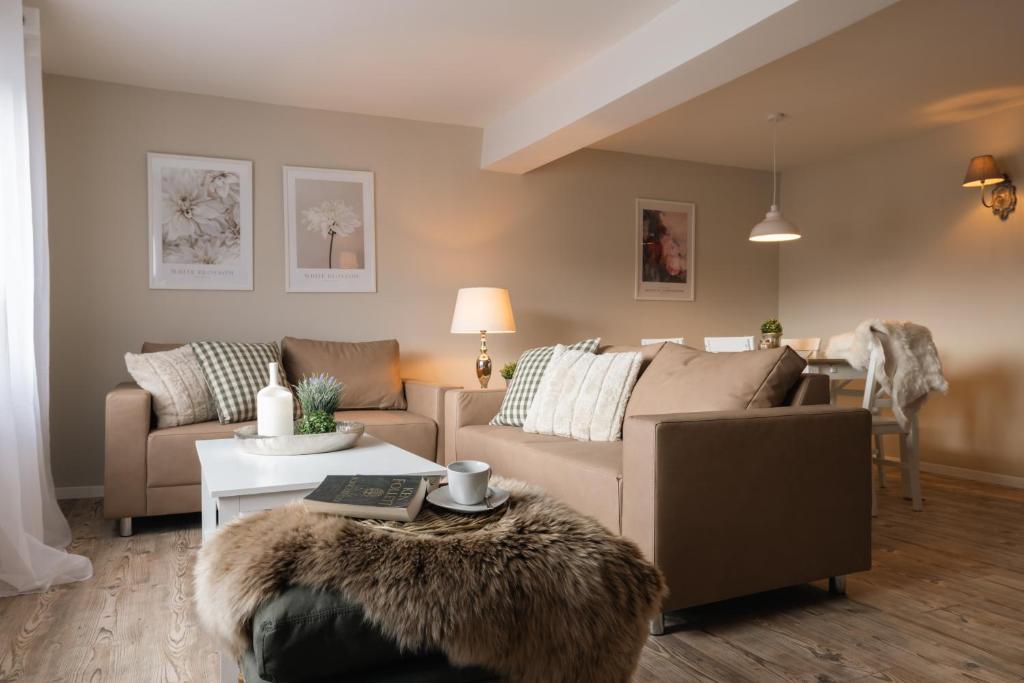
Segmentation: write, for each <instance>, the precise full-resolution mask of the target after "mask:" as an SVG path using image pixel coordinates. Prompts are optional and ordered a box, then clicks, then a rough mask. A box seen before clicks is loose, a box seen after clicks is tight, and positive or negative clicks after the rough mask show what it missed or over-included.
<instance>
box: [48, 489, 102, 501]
mask: <svg viewBox="0 0 1024 683" xmlns="http://www.w3.org/2000/svg"><path fill="white" fill-rule="evenodd" d="M56 491H57V500H68V499H72V498H102V497H103V487H102V486H58V487H57V489H56Z"/></svg>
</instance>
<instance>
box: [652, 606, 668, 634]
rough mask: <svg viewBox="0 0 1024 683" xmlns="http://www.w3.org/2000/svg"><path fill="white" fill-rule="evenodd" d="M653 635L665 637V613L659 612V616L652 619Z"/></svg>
mask: <svg viewBox="0 0 1024 683" xmlns="http://www.w3.org/2000/svg"><path fill="white" fill-rule="evenodd" d="M651 635H652V636H663V635H665V613H664V612H658V614H657V615H656V616H655V617H654V618H653V619H651Z"/></svg>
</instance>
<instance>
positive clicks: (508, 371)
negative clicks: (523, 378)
mask: <svg viewBox="0 0 1024 683" xmlns="http://www.w3.org/2000/svg"><path fill="white" fill-rule="evenodd" d="M514 374H516V362H515V361H512V362H511V363H505V364H504V365H502V366H501V376H502V377H504V378H505V381H508V380H510V379H512V375H514Z"/></svg>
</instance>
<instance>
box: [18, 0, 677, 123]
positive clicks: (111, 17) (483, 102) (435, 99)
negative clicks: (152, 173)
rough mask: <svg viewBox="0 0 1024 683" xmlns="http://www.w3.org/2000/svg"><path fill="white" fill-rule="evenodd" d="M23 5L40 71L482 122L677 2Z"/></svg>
mask: <svg viewBox="0 0 1024 683" xmlns="http://www.w3.org/2000/svg"><path fill="white" fill-rule="evenodd" d="M684 1H691V0H684ZM26 4H28V5H34V6H38V7H39V8H40V10H41V13H42V42H43V69H44V71H46V72H48V73H55V74H63V75H67V76H78V77H82V78H92V79H97V80H103V81H111V82H115V83H125V84H130V85H139V86H145V87H151V88H160V89H165V90H179V91H184V92H193V93H202V94H210V95H219V96H224V97H232V98H239V99H245V100H254V101H259V102H271V103H276V104H286V105H294V106H300V107H311V108H317V109H332V110H338V111H349V112H357V113H364V114H376V115H382V116H397V117H401V118H410V119H418V120H422V121H438V122H445V123H457V124H463V125H470V126H479V127H482V126H484V125H485V124H487V123H488V122H490V121H491V120H493V119H494V118H495V117H497V116H498V115H500V114H502V113H503V112H505V111H507V110H509V109H510V108H512V107H513V106H514V105H515V104H516V103H518V102H519V101H520V100H522V99H524V98H525V97H526V96H528V95H530V94H531V93H532V92H534V91H535V90H537V89H538V88H540V87H542V86H543V85H546V84H547V83H550V82H551V81H553V80H555V79H557V78H559V77H560V76H562V75H563V74H565V73H566V72H568V71H570V70H572V69H573V68H575V67H577V66H579V65H580V64H581V63H583V62H585V61H587V60H588V59H590V58H591V57H593V56H594V55H595V54H597V53H599V52H600V51H602V50H603V49H605V48H606V47H608V46H609V45H610V44H613V43H614V42H616V41H618V40H620V39H621V38H623V37H624V36H626V35H628V34H629V33H631V32H632V31H634V30H635V29H637V28H638V27H640V26H641V25H643V24H645V23H647V22H648V21H650V20H651V19H652V18H653V17H655V16H656V15H657V14H658V13H659V12H661V11H662V10H664V9H665V8H667V7H669V6H670V5H672V4H673V0H628V1H627V0H160V1H157V0H35V1H33V0H26Z"/></svg>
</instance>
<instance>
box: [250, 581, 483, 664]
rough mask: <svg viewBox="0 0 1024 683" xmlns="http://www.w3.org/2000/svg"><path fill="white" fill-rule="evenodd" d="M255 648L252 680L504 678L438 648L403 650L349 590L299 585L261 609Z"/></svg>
mask: <svg viewBox="0 0 1024 683" xmlns="http://www.w3.org/2000/svg"><path fill="white" fill-rule="evenodd" d="M252 640H253V650H252V652H250V653H246V656H245V657H243V661H242V665H243V669H244V672H245V674H246V676H245V680H246V683H261V682H265V683H321V682H326V681H336V680H338V676H342V675H343V676H345V679H344V680H345V681H352V682H359V683H378V682H383V681H393V682H395V683H399V682H403V681H410V682H411V681H423V682H424V683H427V682H429V681H435V680H436V681H452V682H454V683H470V682H476V681H495V680H498V679H497V678H495V677H494V676H493V675H491V674H489V673H487V672H485V671H483V670H481V669H476V668H454V667H452V666H451V665H450V664H449V663H448V660H447V659H446V658H445V656H444V655H443V654H441V653H437V652H423V653H411V652H405V653H403V652H401V651H400V650H399V649H398V646H397V645H396V644H395V643H394V642H392V641H391V640H390V639H389V638H387V637H386V636H385V635H384V634H382V633H381V632H380V631H378V630H377V629H376V627H374V626H372V625H371V624H369V623H367V622H366V621H364V619H363V611H362V609H361V608H360V607H359V606H358V605H356V604H355V603H353V602H351V601H349V600H347V599H346V598H345V597H344V595H342V594H340V593H333V592H323V591H316V590H313V589H311V588H305V587H302V586H293V587H291V588H289V589H288V590H286V591H285V592H284V593H282V594H281V595H280V596H279V597H277V598H276V599H275V600H272V601H271V602H270V603H268V604H267V605H265V606H264V607H262V608H260V609H259V610H258V611H257V612H256V617H255V619H254V620H253V639H252Z"/></svg>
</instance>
